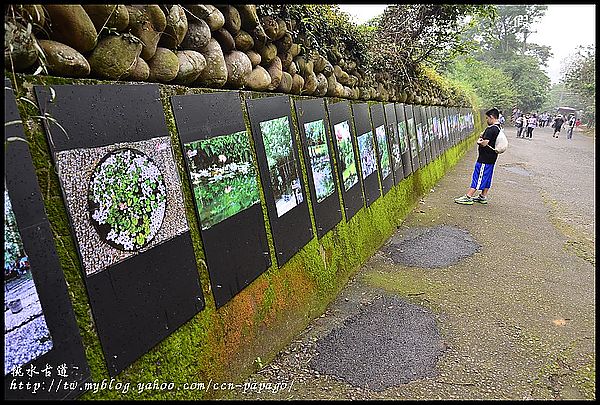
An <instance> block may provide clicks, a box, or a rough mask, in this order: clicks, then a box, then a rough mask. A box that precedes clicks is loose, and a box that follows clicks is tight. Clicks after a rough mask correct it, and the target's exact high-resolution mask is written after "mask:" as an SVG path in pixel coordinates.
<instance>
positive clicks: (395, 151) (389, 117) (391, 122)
mask: <svg viewBox="0 0 600 405" xmlns="http://www.w3.org/2000/svg"><path fill="white" fill-rule="evenodd" d="M383 110H384V113H385V125H386V128H387V130H388V134H389V135H390V138H389V141H390V142H389V143H390V152H391V153H390V155H391V158H392V173H393V174H394V184H398V183H400V181H401V180H402V179H403V178H404V167H403V164H402V152H401V147H400V137H399V134H398V128H399V126H400V125H399V122H400V121H398V120H397V117H396V105H395V104H394V103H388V104H386V105H385V106H384V107H383ZM402 116H403V117H404V109H403V110H402ZM401 122H402V125H403V127H402V129H403V130H404V132H406V122H405V121H404V119H403V120H402V121H401ZM403 135H404V133H403ZM402 142H405V139H404V137H403V138H402ZM405 147H406V145H405Z"/></svg>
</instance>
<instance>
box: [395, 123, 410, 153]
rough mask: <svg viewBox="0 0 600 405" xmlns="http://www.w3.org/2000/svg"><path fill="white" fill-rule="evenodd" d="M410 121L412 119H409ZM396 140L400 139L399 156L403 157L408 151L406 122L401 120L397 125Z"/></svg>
mask: <svg viewBox="0 0 600 405" xmlns="http://www.w3.org/2000/svg"><path fill="white" fill-rule="evenodd" d="M411 120H412V118H411ZM398 138H399V139H400V150H399V154H400V155H403V154H405V153H406V150H407V149H408V130H407V128H406V121H404V120H402V121H400V122H399V123H398Z"/></svg>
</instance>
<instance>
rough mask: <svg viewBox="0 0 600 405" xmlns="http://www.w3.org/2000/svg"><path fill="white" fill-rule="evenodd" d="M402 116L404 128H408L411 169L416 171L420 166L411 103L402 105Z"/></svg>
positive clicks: (413, 110)
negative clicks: (404, 123)
mask: <svg viewBox="0 0 600 405" xmlns="http://www.w3.org/2000/svg"><path fill="white" fill-rule="evenodd" d="M404 116H405V118H406V128H407V130H408V142H409V145H408V153H409V156H410V159H411V166H412V171H413V172H416V171H417V169H418V168H419V167H421V166H420V164H419V162H420V157H419V142H418V141H417V139H418V137H417V117H416V114H415V108H414V106H413V105H411V104H405V105H404ZM405 167H406V166H405Z"/></svg>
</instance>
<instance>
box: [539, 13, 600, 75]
mask: <svg viewBox="0 0 600 405" xmlns="http://www.w3.org/2000/svg"><path fill="white" fill-rule="evenodd" d="M532 29H533V30H534V31H537V32H536V33H534V34H531V35H530V36H529V38H528V41H530V42H532V43H535V44H538V45H549V46H550V47H552V52H553V53H554V56H553V57H552V59H550V60H549V61H548V69H547V70H546V73H548V76H549V77H550V80H551V81H552V83H558V81H559V79H560V63H561V61H562V60H563V59H564V58H566V57H567V56H569V55H570V54H572V53H574V51H575V49H576V48H577V46H578V45H594V46H595V45H596V5H594V4H549V5H548V9H547V10H546V14H545V15H544V17H542V19H541V20H540V21H539V22H538V23H537V24H535V25H534V26H533V27H532Z"/></svg>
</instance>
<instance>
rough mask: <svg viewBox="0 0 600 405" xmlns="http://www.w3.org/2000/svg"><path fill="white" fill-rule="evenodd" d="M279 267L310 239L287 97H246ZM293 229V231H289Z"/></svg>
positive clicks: (303, 188) (310, 228) (305, 200)
mask: <svg viewBox="0 0 600 405" xmlns="http://www.w3.org/2000/svg"><path fill="white" fill-rule="evenodd" d="M246 106H247V107H248V115H249V117H250V124H251V126H252V135H253V137H254V145H255V148H256V155H257V159H258V167H259V171H260V177H261V181H262V185H263V190H264V193H265V200H266V203H267V211H268V215H269V221H270V222H271V231H272V233H273V242H274V245H275V251H276V254H277V263H278V264H279V266H282V265H283V264H285V263H286V262H287V261H288V260H289V259H290V258H291V257H292V256H293V255H294V254H296V253H297V252H298V251H299V250H300V249H301V248H302V247H304V245H306V244H307V243H308V242H309V241H310V240H311V239H312V238H313V236H314V235H313V228H312V221H311V219H310V212H309V208H308V202H307V199H306V198H305V195H304V192H305V191H304V190H305V185H304V180H303V179H302V174H301V172H300V161H299V159H298V156H299V154H298V146H297V144H296V131H295V129H294V128H293V126H292V118H291V105H290V100H289V97H288V96H273V97H266V98H255V99H250V98H247V99H246ZM290 229H294V232H290V231H289V230H290Z"/></svg>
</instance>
